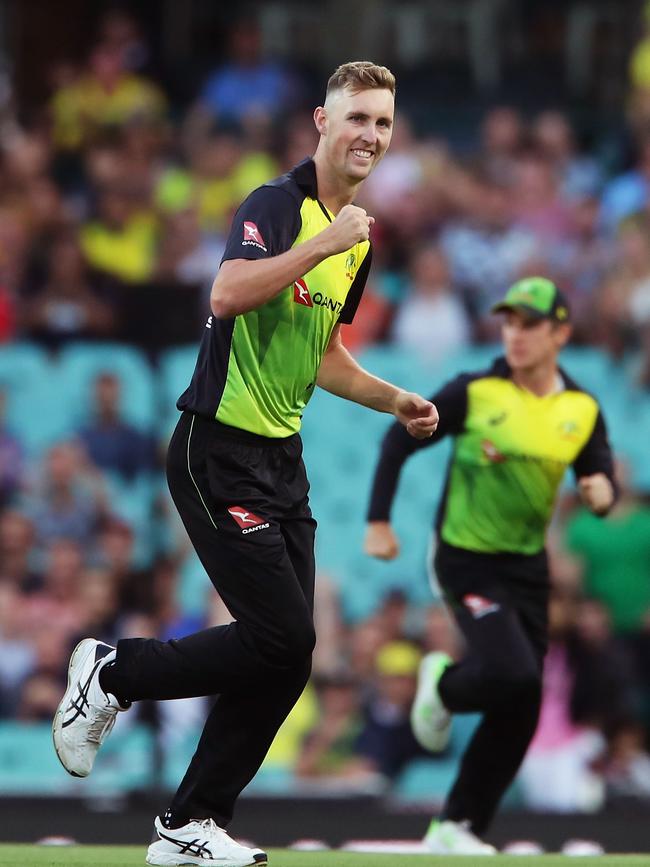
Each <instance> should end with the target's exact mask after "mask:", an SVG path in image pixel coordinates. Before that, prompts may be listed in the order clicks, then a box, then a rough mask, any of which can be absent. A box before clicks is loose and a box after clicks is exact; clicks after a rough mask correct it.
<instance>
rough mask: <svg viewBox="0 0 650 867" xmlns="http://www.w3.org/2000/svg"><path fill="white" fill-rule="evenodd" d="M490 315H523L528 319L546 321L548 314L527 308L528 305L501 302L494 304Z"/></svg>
mask: <svg viewBox="0 0 650 867" xmlns="http://www.w3.org/2000/svg"><path fill="white" fill-rule="evenodd" d="M491 312H492V313H525V314H526V316H528V317H529V318H530V319H548V318H549V314H548V313H542V311H541V310H538V309H537V308H536V307H529V306H528V304H506V303H504V302H501V303H499V304H495V305H494V307H493V308H492V310H491Z"/></svg>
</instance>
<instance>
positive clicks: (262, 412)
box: [177, 159, 371, 437]
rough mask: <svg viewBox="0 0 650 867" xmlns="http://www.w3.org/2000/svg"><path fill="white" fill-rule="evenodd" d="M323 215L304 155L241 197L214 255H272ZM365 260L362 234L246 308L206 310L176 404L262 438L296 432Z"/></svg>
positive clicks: (327, 217)
mask: <svg viewBox="0 0 650 867" xmlns="http://www.w3.org/2000/svg"><path fill="white" fill-rule="evenodd" d="M332 219H333V214H331V213H330V212H329V211H328V210H327V208H326V207H325V206H324V205H323V203H322V202H320V201H319V199H318V190H317V184H316V167H315V165H314V162H313V160H311V159H307V160H304V161H303V162H301V163H299V164H298V165H297V166H295V168H293V169H292V170H291V171H290V172H288V173H287V174H286V175H283V176H282V177H280V178H277V179H276V180H273V181H271V182H270V183H268V184H265V185H264V186H262V187H259V188H258V189H257V190H255V191H254V192H252V193H251V195H250V196H249V197H248V198H247V199H246V200H245V201H244V203H243V204H242V205H241V207H240V208H239V210H238V211H237V213H236V214H235V217H234V219H233V223H232V228H231V231H230V235H229V238H228V241H227V244H226V250H225V253H224V256H223V259H222V262H223V261H225V260H226V259H264V258H267V257H271V256H278V255H280V254H281V253H284V252H286V251H287V250H289V249H290V248H291V247H295V246H297V245H298V244H302V243H303V242H304V241H306V240H308V239H309V238H312V237H314V235H317V234H318V233H319V232H322V231H323V229H325V228H326V227H327V225H328V224H329V223H330V222H331V221H332ZM370 259H371V251H370V243H369V242H368V241H363V242H361V243H358V244H355V245H354V246H353V247H351V248H350V249H349V250H346V251H345V252H343V253H338V254H336V255H334V256H330V257H329V258H327V259H325V260H324V261H322V262H320V263H319V264H318V265H316V266H315V267H314V268H312V270H311V271H308V272H307V273H306V274H303V275H302V277H301V278H300V279H298V280H296V281H295V283H293V284H292V285H291V286H287V287H286V288H285V289H283V290H282V291H281V292H280V293H279V294H278V295H276V296H275V297H274V298H272V299H271V300H270V301H267V302H266V304H263V305H262V306H260V307H258V308H257V309H255V310H251V311H250V312H248V313H242V314H240V315H238V316H234V317H232V318H229V319H217V318H216V317H214V316H210V317H209V318H208V321H207V323H206V328H205V333H204V336H203V340H202V342H201V346H200V349H199V356H198V360H197V363H196V368H195V370H194V375H193V376H192V381H191V383H190V385H189V388H188V389H187V390H186V391H185V392H184V393H183V394H182V395H181V397H180V398H179V399H178V403H177V406H178V408H179V409H181V410H189V411H190V412H194V413H197V414H198V415H202V416H205V417H206V418H210V419H216V420H217V421H219V422H222V423H223V424H227V425H230V426H232V427H235V428H240V429H242V430H247V431H250V432H252V433H255V434H260V435H262V436H267V437H286V436H290V435H291V434H293V433H295V432H296V431H298V430H299V429H300V420H301V416H302V411H303V409H304V407H305V405H306V404H307V402H308V401H309V399H310V397H311V395H312V393H313V390H314V386H315V383H316V376H317V374H318V368H319V367H320V363H321V361H322V358H323V354H324V352H325V350H326V348H327V345H328V342H329V339H330V336H331V334H332V330H333V329H334V327H335V325H336V324H337V323H339V322H341V323H350V322H352V319H353V318H354V314H355V312H356V309H357V307H358V305H359V301H360V300H361V295H362V293H363V289H364V286H365V283H366V279H367V276H368V271H369V269H370Z"/></svg>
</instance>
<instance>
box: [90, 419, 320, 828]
mask: <svg viewBox="0 0 650 867" xmlns="http://www.w3.org/2000/svg"><path fill="white" fill-rule="evenodd" d="M301 455H302V443H301V440H300V437H299V436H298V435H297V434H296V435H294V436H291V437H288V438H286V439H280V440H274V439H267V438H265V437H260V436H256V435H254V434H248V433H245V432H242V431H237V430H235V429H233V428H228V427H226V426H224V425H219V424H218V423H216V422H214V421H210V420H207V419H204V418H201V417H199V416H196V415H192V414H189V413H184V414H183V415H182V416H181V418H180V420H179V423H178V425H177V427H176V430H175V432H174V434H173V436H172V439H171V442H170V445H169V452H168V458H167V478H168V483H169V488H170V491H171V494H172V497H173V500H174V503H175V505H176V507H177V509H178V511H179V513H180V516H181V518H182V520H183V523H184V525H185V527H186V529H187V532H188V535H189V537H190V539H191V541H192V544H193V545H194V547H195V549H196V551H197V553H198V555H199V557H200V559H201V562H202V564H203V566H204V568H205V571H206V572H207V574H208V576H209V577H210V580H211V581H212V583H213V584H214V586H215V588H216V589H217V591H218V592H219V594H220V595H221V597H222V599H223V601H224V602H225V604H226V605H227V606H228V609H229V611H230V612H231V614H232V616H233V618H234V620H235V622H234V623H232V624H230V625H228V626H219V627H214V628H211V629H205V630H203V631H201V632H198V633H195V634H194V635H190V636H188V637H186V638H181V639H178V640H172V641H167V642H161V641H157V640H154V639H140V638H136V639H126V640H122V641H120V642H119V643H118V647H117V660H116V663H115V665H114V666H113V667H112V668H111V670H110V671H109V672H107V674H108V677H109V678H110V679H109V680H108V681H107V682H104V681H103V683H105V688H106V687H107V686H108V687H110V689H111V691H114V692H115V693H116V694H117V695H118V696H120V697H123V698H125V699H129V700H131V701H138V700H140V699H158V700H159V699H174V698H185V697H188V696H205V695H217V696H218V698H217V700H216V703H215V705H214V707H213V709H212V711H211V712H210V714H209V716H208V719H207V721H206V723H205V727H204V729H203V733H202V735H201V738H200V740H199V744H198V747H197V750H196V753H195V754H194V757H193V759H192V762H191V764H190V766H189V768H188V770H187V773H186V774H185V777H184V779H183V780H182V782H181V784H180V787H179V789H178V791H177V792H176V795H175V796H174V799H173V801H172V803H171V807H170V813H169V815H168V824H169V826H170V827H178V826H179V825H182V824H185V823H186V822H187V821H189V819H193V818H210V817H211V818H213V819H215V821H216V822H217V823H218V824H219V825H220V826H221V827H224V826H226V825H227V824H228V822H229V821H230V819H231V818H232V813H233V808H234V804H235V800H236V799H237V797H238V795H239V793H240V792H241V790H242V789H243V788H244V787H245V786H246V785H247V784H248V783H249V782H250V780H251V779H252V778H253V777H254V775H255V773H256V772H257V770H258V768H259V766H260V764H261V763H262V761H263V759H264V756H265V755H266V753H267V751H268V748H269V746H270V745H271V742H272V741H273V738H274V737H275V734H276V732H277V730H278V728H279V727H280V725H281V724H282V722H283V721H284V719H285V718H286V716H287V714H288V713H289V711H290V710H291V708H292V707H293V705H294V704H295V702H296V700H297V699H298V698H299V696H300V694H301V693H302V691H303V689H304V687H305V684H306V683H307V680H308V678H309V673H310V666H311V654H312V650H313V648H314V643H315V635H314V626H313V599H314V532H315V528H316V522H315V521H314V520H313V518H312V516H311V511H310V509H309V504H308V498H307V494H308V490H309V484H308V482H307V476H306V473H305V467H304V464H303V462H302V457H301ZM229 510H230V511H229Z"/></svg>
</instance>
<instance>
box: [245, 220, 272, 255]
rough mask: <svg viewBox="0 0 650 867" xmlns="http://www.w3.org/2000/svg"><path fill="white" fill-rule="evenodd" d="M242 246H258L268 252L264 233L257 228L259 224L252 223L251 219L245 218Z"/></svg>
mask: <svg viewBox="0 0 650 867" xmlns="http://www.w3.org/2000/svg"><path fill="white" fill-rule="evenodd" d="M242 247H258V248H259V249H260V250H264V252H265V253H266V252H268V251H267V249H266V244H265V243H264V238H263V237H262V233H261V232H260V230H259V229H258V228H257V225H256V224H255V223H251V222H250V220H244V238H243V240H242Z"/></svg>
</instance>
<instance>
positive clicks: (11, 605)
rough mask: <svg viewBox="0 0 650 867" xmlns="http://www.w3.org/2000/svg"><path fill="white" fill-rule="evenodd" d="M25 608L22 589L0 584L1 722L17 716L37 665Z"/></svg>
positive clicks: (0, 582)
mask: <svg viewBox="0 0 650 867" xmlns="http://www.w3.org/2000/svg"><path fill="white" fill-rule="evenodd" d="M21 607H22V600H21V597H20V594H19V592H18V589H17V588H16V587H15V586H12V585H10V584H8V583H4V582H2V581H0V719H2V718H3V717H7V716H14V715H15V712H16V704H17V701H18V696H19V692H20V685H21V683H22V682H23V681H24V679H25V678H26V677H27V675H28V674H29V672H30V671H31V670H32V669H33V667H34V663H35V652H34V647H33V643H32V642H31V641H30V640H29V636H28V635H26V634H25V631H24V630H23V628H22V626H23V624H22V619H23V618H22V611H21Z"/></svg>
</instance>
